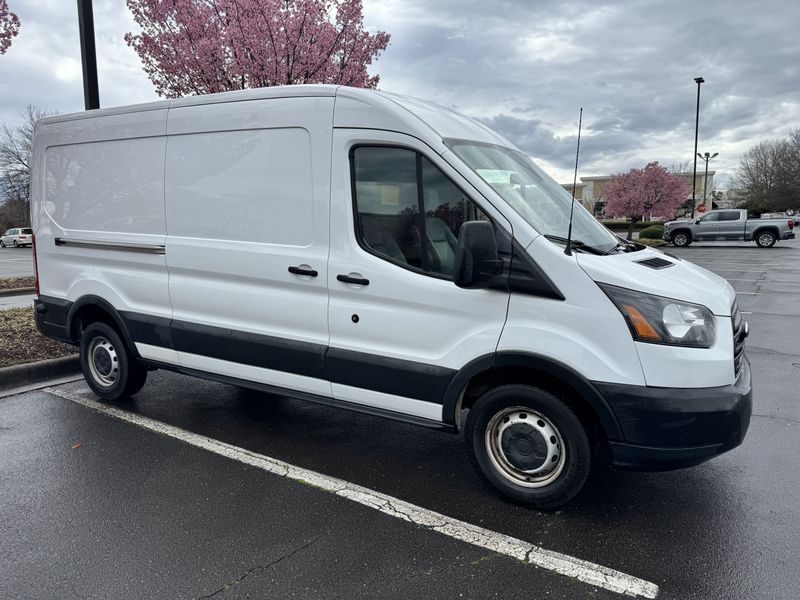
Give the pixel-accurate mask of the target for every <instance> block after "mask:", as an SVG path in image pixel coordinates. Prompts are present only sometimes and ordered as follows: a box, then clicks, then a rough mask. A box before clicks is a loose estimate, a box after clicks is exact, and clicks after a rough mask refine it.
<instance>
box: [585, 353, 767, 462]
mask: <svg viewBox="0 0 800 600" xmlns="http://www.w3.org/2000/svg"><path fill="white" fill-rule="evenodd" d="M595 387H597V389H598V390H599V391H600V393H601V394H602V395H603V396H604V397H605V400H606V402H607V403H608V405H609V407H610V408H611V410H612V411H613V412H614V414H615V415H616V417H617V421H618V422H619V426H620V429H621V430H622V434H623V437H624V440H623V441H610V442H609V445H610V447H611V455H612V461H613V463H614V466H616V467H619V468H623V469H632V470H638V471H665V470H670V469H680V468H683V467H691V466H693V465H697V464H700V463H702V462H705V461H707V460H709V459H710V458H713V457H714V456H717V455H719V454H722V453H723V452H727V451H728V450H731V449H733V448H735V447H736V446H738V445H739V444H741V443H742V441H743V440H744V436H745V434H746V433H747V428H748V426H749V425H750V415H751V413H752V408H753V387H752V382H751V379H750V363H749V362H748V360H747V358H746V357H745V359H744V360H743V361H742V367H741V371H740V373H739V378H738V379H737V381H736V383H735V384H733V385H728V386H723V387H713V388H663V387H659V388H656V387H646V386H634V385H622V384H614V383H595Z"/></svg>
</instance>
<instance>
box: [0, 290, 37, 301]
mask: <svg viewBox="0 0 800 600" xmlns="http://www.w3.org/2000/svg"><path fill="white" fill-rule="evenodd" d="M35 292H36V288H32V287H26V288H14V289H11V290H0V298H1V297H3V296H24V295H25V294H33V293H35Z"/></svg>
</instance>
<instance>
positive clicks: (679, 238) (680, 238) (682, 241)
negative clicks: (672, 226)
mask: <svg viewBox="0 0 800 600" xmlns="http://www.w3.org/2000/svg"><path fill="white" fill-rule="evenodd" d="M686 240H687V238H686V234H685V233H679V234H678V235H676V236H675V243H676V244H678V246H685V245H686Z"/></svg>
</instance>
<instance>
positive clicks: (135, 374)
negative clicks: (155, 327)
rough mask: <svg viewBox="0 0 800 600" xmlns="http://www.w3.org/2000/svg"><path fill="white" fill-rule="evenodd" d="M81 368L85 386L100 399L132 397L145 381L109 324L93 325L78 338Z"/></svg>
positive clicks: (142, 372)
mask: <svg viewBox="0 0 800 600" xmlns="http://www.w3.org/2000/svg"><path fill="white" fill-rule="evenodd" d="M81 369H82V370H83V377H84V379H86V383H87V385H88V386H89V387H90V388H91V389H92V391H93V392H94V393H95V394H97V395H98V396H99V397H100V398H101V399H103V400H108V401H114V400H119V399H120V398H125V397H128V396H130V395H132V394H135V393H136V392H138V391H139V390H140V389H142V386H143V385H144V383H145V380H146V379H147V369H145V368H144V367H143V366H142V365H140V364H139V363H137V362H136V360H135V359H134V358H133V356H132V355H131V353H130V352H129V350H128V348H127V347H126V346H125V343H124V342H123V341H122V338H121V337H120V336H119V334H118V333H117V332H116V331H115V330H114V329H113V328H112V327H111V326H109V325H107V324H106V323H102V322H97V323H92V324H91V325H89V326H88V327H87V328H86V329H85V330H84V331H83V334H82V335H81Z"/></svg>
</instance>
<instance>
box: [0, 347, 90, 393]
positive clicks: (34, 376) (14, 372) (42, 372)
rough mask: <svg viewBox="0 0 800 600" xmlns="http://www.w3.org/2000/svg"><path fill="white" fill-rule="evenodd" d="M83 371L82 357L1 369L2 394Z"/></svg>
mask: <svg viewBox="0 0 800 600" xmlns="http://www.w3.org/2000/svg"><path fill="white" fill-rule="evenodd" d="M80 370H81V359H80V355H78V354H74V355H72V356H62V357H61V358H51V359H49V360H40V361H38V362H33V363H25V364H22V365H13V366H10V367H3V368H2V369H0V392H4V391H6V390H10V389H14V388H18V387H22V386H24V385H29V384H32V383H37V382H39V381H46V380H48V379H55V378H57V377H63V376H65V375H72V374H73V373H78V372H79V371H80Z"/></svg>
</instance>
